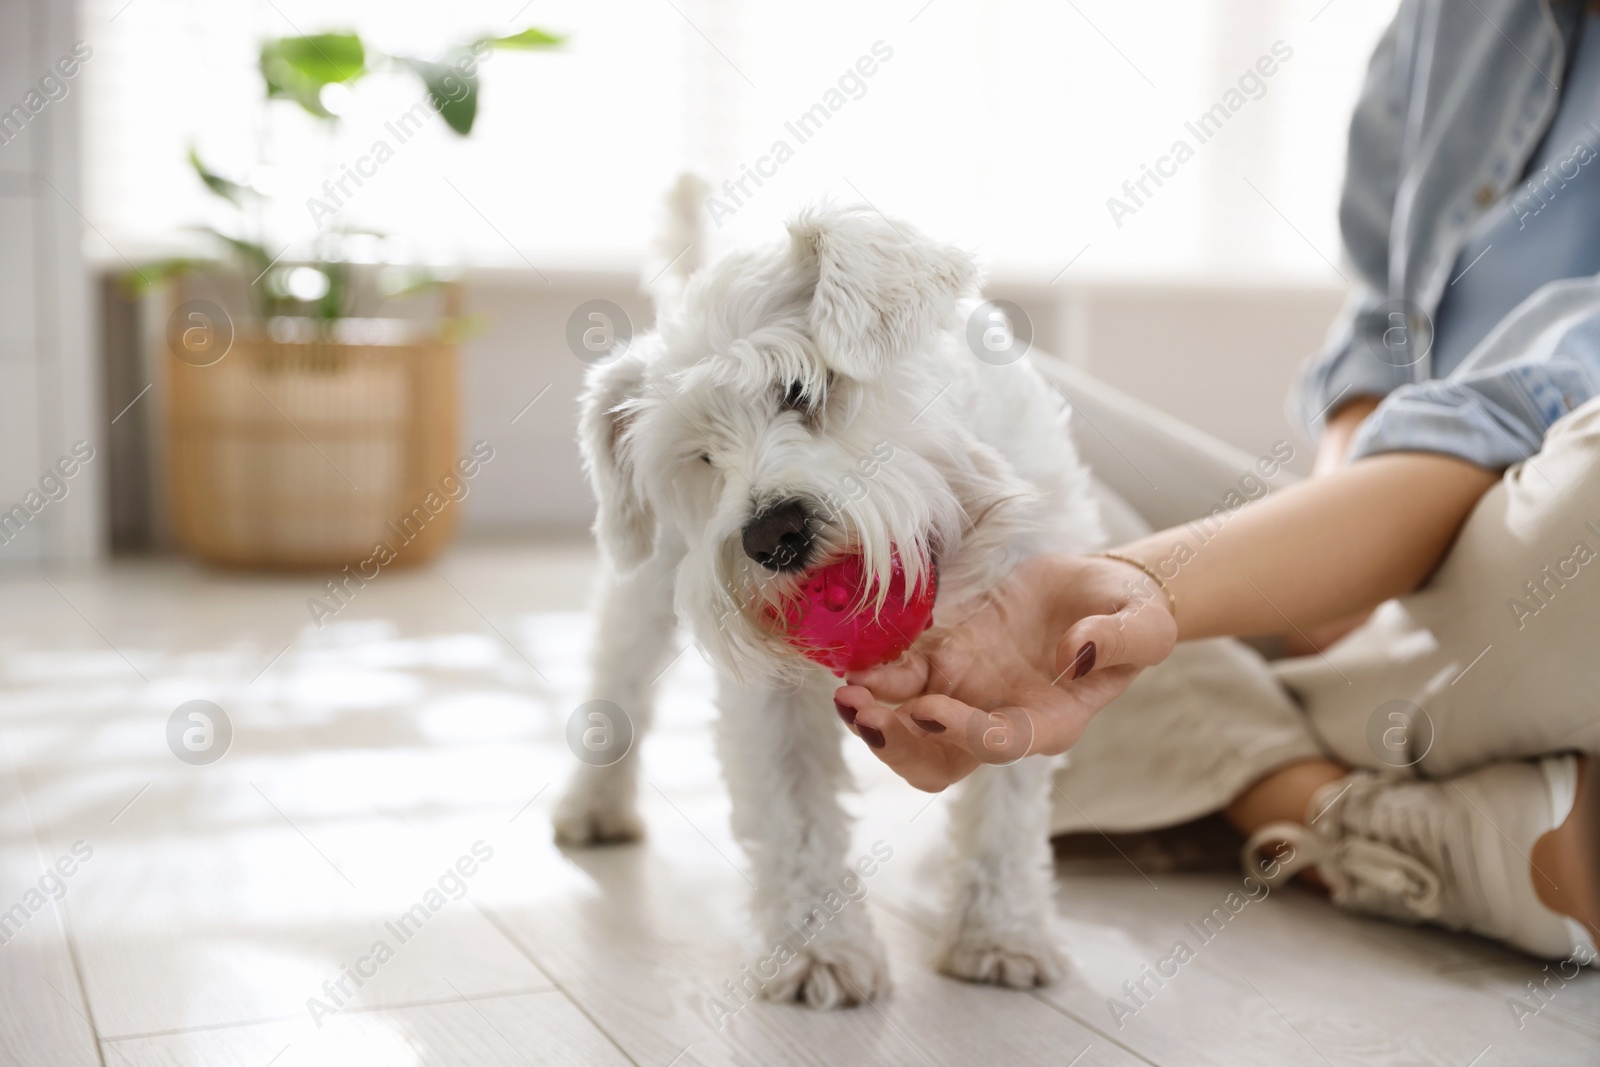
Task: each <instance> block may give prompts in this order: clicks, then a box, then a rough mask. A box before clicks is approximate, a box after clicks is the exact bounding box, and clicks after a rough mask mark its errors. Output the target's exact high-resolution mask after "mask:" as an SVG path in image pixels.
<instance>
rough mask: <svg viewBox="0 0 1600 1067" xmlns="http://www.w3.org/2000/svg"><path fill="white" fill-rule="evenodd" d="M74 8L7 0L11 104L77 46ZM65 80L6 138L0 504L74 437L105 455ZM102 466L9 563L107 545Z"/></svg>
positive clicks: (2, 33)
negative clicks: (61, 91)
mask: <svg viewBox="0 0 1600 1067" xmlns="http://www.w3.org/2000/svg"><path fill="white" fill-rule="evenodd" d="M74 8H75V5H72V4H65V3H52V2H50V0H0V111H9V110H10V109H11V108H12V106H13V105H23V107H24V110H27V107H26V104H27V98H28V93H29V91H30V90H32V89H35V88H36V87H37V85H38V82H39V80H40V78H41V77H44V76H46V75H47V74H50V73H53V72H54V68H55V65H56V64H57V62H58V60H60V58H61V57H63V56H67V55H69V54H70V53H71V51H72V47H73V42H74V40H75V39H76V28H75V26H74ZM90 43H91V46H92V42H90ZM61 84H63V85H64V86H65V88H66V90H67V95H66V96H65V97H63V98H61V99H57V100H50V101H49V102H48V103H45V104H44V105H43V106H42V107H41V108H40V109H39V110H38V112H37V113H36V114H31V115H30V116H29V118H28V120H27V122H26V123H22V124H18V123H15V122H13V125H12V126H11V128H10V131H8V132H7V133H6V134H5V137H6V138H7V139H8V140H7V143H4V144H0V512H5V511H9V510H10V509H11V508H12V506H13V505H16V504H20V503H22V502H23V501H24V500H25V499H26V497H27V494H28V493H29V491H30V490H35V489H37V487H38V485H39V480H40V478H41V476H42V475H44V474H45V472H46V471H47V469H49V468H50V467H51V466H53V465H54V464H55V463H56V461H57V460H58V459H59V458H60V457H62V456H64V455H67V454H68V453H70V451H71V449H72V445H73V443H74V442H77V441H87V442H88V443H89V444H90V445H91V446H94V447H95V448H96V449H101V458H102V459H103V458H104V454H103V449H102V445H103V441H104V438H105V433H104V430H105V429H106V426H105V425H104V422H105V419H106V418H109V417H104V418H103V417H102V416H101V414H100V403H99V391H98V387H97V380H98V379H97V376H96V374H95V372H94V371H95V368H96V367H97V365H98V364H97V360H96V358H95V353H96V351H97V350H96V348H95V345H94V328H93V322H92V320H91V314H92V312H91V304H90V301H89V299H88V277H87V275H86V273H85V269H84V264H83V257H82V251H81V237H82V234H83V231H84V226H83V222H82V219H81V218H80V216H79V215H78V211H77V207H76V206H75V205H76V203H77V201H78V200H79V199H80V194H79V183H78V102H79V99H80V94H79V93H78V92H77V91H76V89H77V85H76V84H75V83H74V80H72V79H63V80H62V83H61ZM54 91H55V93H56V95H59V90H54ZM41 98H42V94H41ZM18 125H20V126H21V128H20V132H18V129H17V127H18ZM102 470H103V465H102V464H99V463H96V462H90V463H89V464H88V465H87V466H85V467H84V468H83V469H82V470H80V471H79V472H78V473H77V474H76V475H75V476H74V477H72V478H71V479H70V481H68V482H67V487H68V488H67V495H66V496H65V497H64V498H62V499H61V500H59V501H56V502H52V503H49V504H47V505H45V506H44V507H43V508H42V510H40V511H39V512H38V514H37V516H36V517H34V518H32V519H31V521H29V522H28V523H27V525H26V526H25V527H24V528H23V532H22V533H21V534H20V535H18V536H16V537H15V539H14V540H12V541H10V543H6V544H0V567H3V566H9V565H15V564H19V563H37V562H39V561H69V560H84V559H89V558H93V557H94V556H96V555H98V554H100V553H101V551H102V546H103V544H104V537H103V535H102V530H101V527H102V525H103V523H102V517H101V516H102V510H103V508H102V500H101V491H102V486H101V477H102ZM35 500H37V498H35Z"/></svg>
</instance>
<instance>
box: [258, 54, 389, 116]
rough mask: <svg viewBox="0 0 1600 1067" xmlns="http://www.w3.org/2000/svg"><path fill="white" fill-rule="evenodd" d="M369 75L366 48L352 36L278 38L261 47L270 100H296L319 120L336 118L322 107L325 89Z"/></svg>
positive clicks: (262, 73)
mask: <svg viewBox="0 0 1600 1067" xmlns="http://www.w3.org/2000/svg"><path fill="white" fill-rule="evenodd" d="M366 73H367V53H366V47H365V46H364V45H363V44H362V43H361V38H360V37H358V36H356V35H355V34H353V33H318V34H311V35H309V36H305V37H277V38H272V39H270V40H267V41H265V42H263V43H262V45H261V77H262V78H263V79H265V81H266V83H267V96H268V97H269V98H281V99H289V100H293V101H295V102H296V103H297V104H299V105H300V106H301V107H303V108H305V109H306V110H307V111H309V112H310V113H311V114H313V115H316V116H317V117H318V118H324V119H326V118H332V117H333V116H332V115H331V114H329V112H328V110H327V108H325V107H323V106H322V99H321V97H322V88H323V86H325V85H334V84H343V85H348V84H350V83H352V82H354V81H356V80H358V79H359V78H361V77H362V76H363V75H364V74H366Z"/></svg>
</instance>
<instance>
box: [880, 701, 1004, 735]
mask: <svg viewBox="0 0 1600 1067" xmlns="http://www.w3.org/2000/svg"><path fill="white" fill-rule="evenodd" d="M897 714H898V715H899V717H900V719H901V720H902V721H904V722H906V723H909V724H910V725H911V726H912V727H913V728H915V729H916V730H918V731H920V732H922V733H924V734H948V735H949V736H950V737H951V738H955V737H961V736H964V735H965V734H966V733H967V731H968V730H969V729H970V728H971V726H972V723H973V720H974V719H981V718H982V717H983V712H981V711H979V710H978V709H977V708H974V707H973V706H972V705H970V704H964V703H962V702H961V701H959V700H957V699H956V698H955V697H948V696H943V695H941V694H937V693H924V694H923V695H922V696H919V697H914V698H912V699H911V700H908V701H906V702H905V703H903V704H901V705H900V707H899V708H898V709H897Z"/></svg>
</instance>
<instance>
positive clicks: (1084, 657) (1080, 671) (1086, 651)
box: [1072, 641, 1094, 682]
mask: <svg viewBox="0 0 1600 1067" xmlns="http://www.w3.org/2000/svg"><path fill="white" fill-rule="evenodd" d="M1092 670H1094V642H1093V641H1090V642H1088V643H1086V644H1085V645H1084V646H1083V647H1082V648H1080V649H1078V655H1077V657H1076V658H1075V659H1073V661H1072V680H1073V681H1074V682H1076V681H1077V680H1078V679H1079V678H1082V677H1083V676H1084V675H1086V674H1088V673H1089V672H1090V671H1092Z"/></svg>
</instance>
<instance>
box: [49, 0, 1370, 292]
mask: <svg viewBox="0 0 1600 1067" xmlns="http://www.w3.org/2000/svg"><path fill="white" fill-rule="evenodd" d="M516 8H517V0H496V2H494V3H488V2H486V0H455V2H453V3H450V4H438V3H436V2H426V3H425V2H421V0H386V2H384V3H382V4H379V3H375V2H366V3H358V2H354V0H270V2H269V0H261V2H237V3H234V2H230V3H219V2H217V0H134V2H133V3H131V4H129V3H127V0H83V17H82V22H83V25H82V27H81V30H80V34H81V36H82V37H83V38H84V39H85V40H87V41H88V42H89V43H90V44H91V45H92V46H93V47H94V49H95V54H94V57H93V58H92V59H91V60H90V61H89V62H88V63H87V64H86V65H85V68H84V75H83V82H82V85H83V90H82V91H83V92H84V94H85V123H84V145H85V157H84V174H85V198H86V201H87V203H86V205H85V212H86V214H87V215H88V217H89V218H90V219H91V221H93V223H94V224H95V226H96V228H97V229H98V231H99V233H100V234H101V235H103V239H102V236H99V235H96V234H95V233H91V234H90V235H89V236H88V237H87V238H86V240H87V248H88V251H89V253H90V255H91V256H92V257H94V258H95V259H97V260H103V261H108V262H116V261H118V252H117V251H114V250H113V248H112V247H108V246H107V243H106V242H107V241H109V242H110V244H111V245H112V246H115V249H116V250H120V252H122V253H125V254H128V255H133V256H136V255H140V254H145V253H149V252H151V251H155V250H161V249H169V248H171V247H172V243H173V241H174V240H175V238H176V237H178V236H181V234H182V233H183V231H184V228H185V227H187V226H191V225H193V224H195V223H197V222H202V221H206V220H207V219H208V218H210V216H209V215H208V212H209V211H210V210H212V209H211V206H210V204H209V202H208V197H207V196H206V194H205V193H204V192H203V191H202V190H201V188H200V186H199V184H198V182H197V181H196V180H195V178H194V176H193V175H192V173H190V171H189V170H188V168H187V166H186V165H185V163H184V157H185V154H186V151H187V148H188V145H189V144H190V143H191V142H192V143H194V144H196V145H197V146H198V147H199V149H200V152H201V154H202V155H203V156H204V157H205V158H206V159H207V160H208V161H209V162H210V163H211V164H212V165H213V166H215V167H217V168H218V169H220V170H222V171H224V172H225V173H229V174H230V175H236V176H245V175H248V174H249V173H251V171H252V168H253V167H254V166H255V161H256V157H257V151H258V145H260V146H264V147H265V151H266V153H267V155H268V158H269V159H270V160H271V161H272V163H273V166H272V168H271V169H270V171H267V172H264V173H262V174H261V175H260V176H261V177H263V178H264V179H265V180H267V181H270V182H271V183H273V185H274V186H275V187H276V188H278V189H279V190H281V193H282V196H281V199H280V200H279V202H278V203H277V205H276V206H275V208H274V213H273V215H272V219H271V221H272V226H273V231H274V232H275V233H276V234H277V235H278V237H277V238H275V241H276V243H279V244H286V243H290V242H294V241H299V242H306V241H308V240H309V239H310V238H311V237H312V236H313V235H314V234H315V232H316V222H315V221H314V219H313V217H312V212H311V211H310V210H309V209H308V206H307V204H306V200H307V198H308V197H310V196H313V195H316V194H317V192H318V190H319V188H320V186H321V184H322V182H323V181H324V180H325V179H326V178H327V177H329V175H330V174H337V173H339V171H340V168H341V167H342V166H343V165H353V164H354V162H355V161H356V160H358V159H359V158H360V157H362V156H363V155H365V154H368V153H369V152H370V151H371V149H372V148H373V146H374V145H375V143H376V142H377V141H379V140H386V141H388V142H390V146H391V147H392V148H393V149H394V156H393V158H392V159H390V160H388V161H387V162H385V163H384V164H383V166H382V167H381V168H379V169H378V172H377V174H376V175H375V176H374V177H373V178H371V179H370V180H369V181H368V182H366V184H365V185H364V186H363V187H362V188H361V190H360V191H359V194H358V195H356V196H353V197H351V198H350V199H349V201H348V203H347V204H345V205H344V206H343V207H342V208H341V209H340V214H339V216H338V222H339V224H341V225H349V226H352V227H359V228H366V229H372V230H377V231H382V232H385V233H392V234H396V235H401V236H404V237H406V238H408V239H410V240H411V241H412V242H413V243H414V245H415V247H416V248H417V249H418V250H419V252H421V253H422V254H425V255H427V256H428V257H430V258H436V259H447V258H450V257H453V256H459V257H461V258H463V259H465V260H466V261H468V262H472V263H479V264H492V265H502V266H509V267H524V266H525V264H528V263H531V264H532V265H534V266H536V267H539V268H540V269H542V270H546V271H548V270H552V269H563V268H569V267H577V266H603V265H628V266H633V265H637V264H638V263H639V262H640V261H641V260H642V259H643V258H644V257H645V255H646V250H647V248H648V246H649V244H650V242H651V239H652V238H653V236H654V233H655V228H656V218H657V215H658V214H659V211H660V203H661V197H662V192H663V191H664V190H665V188H666V187H667V186H668V185H669V184H670V183H671V181H672V179H673V177H674V175H676V174H677V173H678V172H679V171H681V170H683V169H685V168H692V169H695V170H697V171H699V172H700V173H702V174H704V175H705V176H706V177H707V178H709V179H710V180H711V181H712V182H713V184H714V185H716V186H719V187H720V186H721V185H722V183H723V182H725V181H727V182H729V183H730V184H733V183H738V182H739V180H740V179H741V178H743V180H744V189H743V191H740V190H738V189H737V187H736V186H735V194H737V195H738V201H735V200H734V199H733V196H731V195H729V194H722V193H720V192H719V199H720V200H721V201H722V206H719V207H718V208H717V212H718V214H719V215H723V216H724V217H723V218H722V224H721V226H720V228H719V231H718V232H719V237H720V236H723V235H726V236H728V237H730V238H736V239H741V240H749V239H760V238H764V237H771V236H775V235H777V234H779V233H781V229H780V228H779V227H780V223H781V221H782V219H783V218H784V217H785V216H786V215H788V214H789V213H791V212H792V211H793V210H794V209H795V208H796V207H797V206H799V205H801V204H803V203H805V202H807V201H808V200H810V199H812V198H814V197H817V196H819V195H824V194H827V195H833V196H835V197H838V198H840V199H852V200H853V199H862V198H865V199H867V200H869V201H871V202H872V203H873V204H875V205H876V206H878V207H879V208H881V209H883V210H884V211H886V212H889V213H891V214H894V215H898V216H902V217H904V218H907V219H910V220H912V221H914V222H916V223H917V224H919V225H921V226H922V227H924V228H925V229H928V230H930V231H931V232H934V233H936V234H939V235H941V236H944V237H947V238H950V239H954V240H958V241H960V242H962V243H964V244H966V245H968V246H969V247H972V248H975V249H977V250H979V251H980V252H981V253H982V254H984V255H985V256H986V257H987V258H988V259H990V260H991V261H992V262H993V263H994V264H995V265H996V266H998V267H1000V268H1003V269H1007V270H1017V271H1025V272H1030V273H1032V274H1035V275H1038V276H1039V277H1041V278H1044V279H1049V278H1051V277H1054V276H1056V275H1057V274H1058V273H1059V272H1060V271H1061V270H1062V268H1063V267H1064V266H1066V264H1067V263H1068V262H1070V261H1073V259H1074V257H1076V256H1079V254H1080V252H1081V253H1082V255H1081V258H1080V259H1078V260H1077V261H1076V263H1075V264H1074V266H1073V268H1072V270H1073V271H1075V272H1078V271H1082V272H1101V273H1133V272H1139V273H1141V274H1144V273H1152V272H1153V273H1163V274H1175V275H1196V274H1204V275H1206V276H1208V277H1215V276H1217V274H1218V272H1219V271H1221V272H1223V273H1224V274H1233V275H1236V276H1240V277H1249V276H1256V275H1272V276H1283V275H1285V274H1290V275H1293V274H1304V275H1307V276H1315V277H1331V276H1332V271H1331V268H1330V267H1329V266H1328V264H1327V260H1330V259H1331V260H1334V261H1337V258H1338V238H1337V227H1336V222H1335V217H1334V212H1335V206H1336V198H1337V193H1338V186H1339V181H1340V177H1341V174H1342V171H1343V155H1344V141H1345V129H1346V125H1347V121H1348V115H1349V110H1350V107H1351V105H1352V103H1353V102H1354V99H1355V95H1356V91H1357V89H1358V87H1359V84H1360V80H1361V77H1362V73H1363V71H1364V69H1365V64H1366V60H1367V55H1368V53H1369V52H1370V50H1371V47H1372V44H1373V42H1374V41H1375V40H1376V39H1377V36H1378V34H1379V33H1380V32H1381V30H1382V27H1383V25H1384V23H1385V22H1386V21H1387V20H1388V18H1389V17H1390V16H1391V14H1392V9H1393V3H1392V0H1384V2H1376V0H1333V2H1331V3H1324V0H1307V2H1289V0H1270V2H1268V0H1259V2H1252V3H1249V4H1244V3H1237V2H1231V3H1230V2H1225V0H1182V2H1180V0H1158V2H1152V3H1144V4H1127V3H1117V2H1115V0H1070V2H1067V0H931V2H929V3H925V4H924V3H923V0H905V2H897V3H893V4H862V3H860V2H859V0H848V2H847V0H812V2H808V3H806V4H792V5H778V4H776V3H756V2H754V0H744V2H734V0H586V2H582V3H578V2H570V0H538V2H535V3H530V4H529V5H528V6H527V7H526V8H525V9H524V10H523V11H521V12H518V11H517V10H516ZM113 16H115V18H114V19H113ZM529 24H532V25H538V26H540V27H542V28H546V29H551V30H555V31H558V32H563V33H567V34H570V35H571V40H570V43H569V44H568V45H567V47H566V48H564V49H563V50H561V51H559V52H554V53H514V52H507V53H499V54H496V55H495V56H494V58H492V59H490V60H489V61H488V62H487V63H486V64H485V65H484V68H483V75H482V78H483V89H482V101H481V110H480V114H479V119H478V126H477V129H476V130H475V131H474V133H473V135H472V137H471V138H470V139H469V140H466V141H462V140H459V139H457V138H455V137H454V135H452V134H451V133H450V132H449V131H448V130H446V129H445V128H444V127H443V124H442V123H441V122H439V121H437V120H435V121H433V122H432V123H431V124H430V125H429V127H428V128H426V129H424V130H422V131H421V132H420V133H419V134H417V135H416V136H415V137H412V138H410V139H408V140H407V141H406V142H405V143H404V144H396V143H394V142H395V140H396V139H395V137H394V136H393V134H392V133H390V132H388V131H387V130H386V127H385V124H386V123H389V122H392V121H393V120H394V119H395V118H396V117H397V116H399V115H401V114H403V113H404V112H405V111H406V110H407V109H409V108H410V107H411V106H412V105H413V104H414V103H416V102H417V101H418V100H420V99H421V92H420V89H419V88H418V85H417V83H416V82H415V81H413V80H412V79H410V78H409V77H405V76H401V75H398V74H395V75H387V74H386V75H380V76H374V77H372V78H371V79H370V80H369V82H368V83H364V84H362V85H361V86H360V87H359V88H358V89H357V91H356V93H355V94H354V97H353V99H352V100H351V101H350V105H349V110H348V112H347V114H346V115H345V118H344V121H343V125H342V129H341V132H340V134H339V136H338V138H337V140H336V142H335V143H334V144H332V145H331V146H330V145H328V144H327V143H326V141H325V139H324V138H323V137H322V136H321V135H320V133H319V130H318V128H317V125H316V124H315V123H314V122H313V121H312V120H310V119H309V118H308V117H307V116H305V115H303V114H300V113H298V112H297V111H296V110H295V109H294V108H293V107H292V106H291V105H288V104H281V103H275V104H274V105H273V106H272V107H271V108H270V109H266V110H265V111H264V110H263V109H262V107H261V106H260V98H261V88H260V78H259V75H258V74H257V72H256V68H255V61H256V53H257V47H258V43H259V41H260V40H261V39H262V38H263V37H267V36H275V35H284V34H292V33H296V32H304V33H315V32H319V31H324V30H330V29H341V28H354V29H356V30H358V31H360V32H361V33H362V34H363V35H366V36H367V38H368V39H369V40H370V41H372V42H373V43H375V44H376V45H377V46H378V47H380V48H382V49H384V50H386V51H391V52H408V53H414V54H421V55H430V54H432V53H434V52H435V51H437V50H438V49H439V48H440V47H441V46H443V45H445V44H447V43H451V42H454V41H457V40H462V39H467V38H470V37H472V36H475V35H477V34H479V33H481V32H485V31H488V32H493V33H505V32H508V31H511V30H515V29H520V28H522V27H523V26H525V25H529ZM1264 57H1265V59H1264ZM1258 63H1262V64H1263V66H1264V67H1269V68H1271V70H1272V73H1271V74H1270V75H1269V76H1262V75H1260V74H1259V72H1257V73H1250V72H1252V71H1256V65H1257V64H1258ZM867 71H870V73H865V72H867ZM1241 78H1243V79H1244V82H1243V85H1242V86H1241ZM1230 94H1231V95H1230ZM1230 105H1237V106H1236V107H1230ZM1218 106H1220V107H1221V108H1222V110H1221V111H1220V112H1218V111H1217V110H1215V109H1216V108H1217V107H1218ZM1208 111H1209V112H1210V113H1211V114H1212V116H1213V117H1212V119H1211V120H1210V121H1209V123H1206V124H1201V117H1202V116H1203V115H1205V114H1207V113H1208ZM263 116H265V118H263ZM1219 116H1220V117H1219ZM802 120H804V121H802ZM1186 124H1187V125H1186ZM1191 127H1193V129H1191ZM1197 131H1198V133H1197ZM1199 133H1203V134H1206V135H1207V136H1206V137H1205V138H1204V140H1203V141H1202V139H1201V137H1200V136H1199V135H1198V134H1199ZM1180 141H1182V142H1184V143H1185V144H1187V146H1188V148H1189V150H1190V152H1191V153H1192V154H1190V155H1184V154H1183V153H1182V152H1181V151H1176V149H1177V145H1178V142H1180ZM780 144H781V145H783V146H784V147H785V148H786V149H787V151H786V152H785V151H783V150H780V149H779V145H780ZM1178 156H1183V158H1182V159H1179V158H1178ZM780 157H781V158H780ZM1147 166H1148V167H1149V168H1151V171H1152V172H1155V171H1158V170H1159V171H1164V172H1166V174H1167V176H1166V177H1164V178H1162V180H1161V184H1160V185H1159V186H1157V185H1156V184H1155V179H1154V178H1151V177H1148V176H1146V170H1145V168H1146V167H1147ZM751 173H756V174H757V176H760V177H761V181H762V184H761V185H760V186H759V187H758V186H757V185H756V184H755V179H754V178H752V177H750V176H749V175H750V174H751ZM763 175H764V176H763ZM1157 176H1158V177H1159V175H1157ZM1141 179H1143V182H1144V189H1143V191H1142V192H1141V191H1140V189H1139V185H1138V183H1139V182H1140V180H1141ZM1124 182H1127V183H1129V185H1130V188H1131V189H1132V194H1130V193H1129V192H1128V191H1125V190H1124V187H1123V186H1124ZM1133 194H1137V196H1138V199H1137V200H1135V199H1134V196H1133ZM1112 197H1116V198H1117V199H1118V200H1120V201H1121V203H1122V204H1123V205H1125V206H1126V207H1127V208H1130V209H1132V210H1131V212H1124V211H1122V210H1121V209H1120V208H1117V209H1116V211H1115V214H1116V215H1119V216H1120V218H1114V217H1113V215H1114V212H1113V208H1114V207H1115V205H1109V206H1108V203H1107V201H1108V199H1109V198H1112ZM723 207H727V208H732V209H733V210H732V212H731V214H728V213H725V212H724V211H723ZM1118 222H1120V226H1119V225H1118V224H1117V223H1118Z"/></svg>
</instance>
